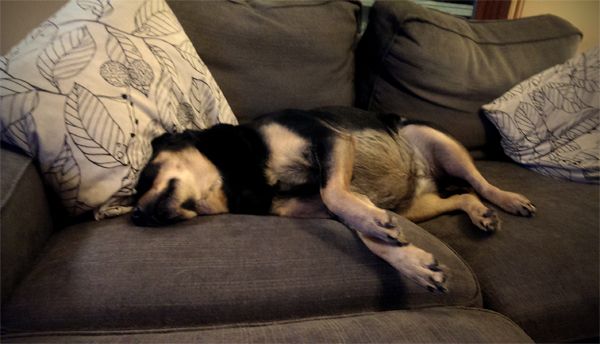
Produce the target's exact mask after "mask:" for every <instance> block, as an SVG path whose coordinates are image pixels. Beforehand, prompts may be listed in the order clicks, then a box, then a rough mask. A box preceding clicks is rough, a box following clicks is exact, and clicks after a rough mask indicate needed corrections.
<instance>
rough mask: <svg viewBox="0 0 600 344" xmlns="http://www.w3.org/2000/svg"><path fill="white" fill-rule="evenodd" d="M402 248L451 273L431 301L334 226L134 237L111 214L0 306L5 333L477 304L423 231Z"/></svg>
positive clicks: (456, 263) (67, 240)
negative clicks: (423, 253) (411, 247)
mask: <svg viewBox="0 0 600 344" xmlns="http://www.w3.org/2000/svg"><path fill="white" fill-rule="evenodd" d="M406 236H407V238H408V239H409V240H411V241H412V242H414V243H415V244H416V245H419V246H420V247H422V248H423V249H426V250H428V251H430V252H432V253H434V254H435V255H436V256H437V259H438V260H439V261H440V263H441V264H444V265H446V266H447V267H448V268H449V270H450V271H451V277H450V280H449V288H450V292H449V293H448V294H432V293H430V292H428V291H427V290H426V289H424V288H422V287H419V286H417V285H416V284H414V283H413V282H412V281H409V280H407V279H405V278H404V277H402V276H400V275H399V273H397V271H396V270H394V269H393V268H391V267H390V266H388V265H387V263H385V262H384V261H382V260H380V259H379V258H377V257H376V256H375V255H373V254H372V253H371V252H370V251H368V249H367V248H366V247H365V246H364V245H363V244H362V242H361V241H360V240H359V239H358V238H357V237H356V236H355V234H354V233H353V232H352V231H350V230H349V229H347V228H346V227H344V226H343V225H341V224H340V223H338V222H336V221H333V220H315V219H289V218H281V217H260V216H245V215H221V216H211V217H202V218H196V219H194V220H191V221H188V222H184V223H180V224H177V225H173V226H169V227H166V228H152V229H148V228H141V227H134V226H132V225H130V224H129V219H128V218H126V217H120V218H116V219H111V220H104V221H100V222H90V223H85V224H81V225H77V226H75V227H70V228H66V229H64V230H62V231H60V232H59V233H57V234H55V235H54V236H53V238H52V239H51V242H50V243H49V245H48V246H47V247H46V249H45V252H44V253H43V254H42V256H41V257H40V259H39V260H38V263H37V264H36V265H35V266H34V268H33V269H32V271H31V273H30V274H29V275H28V276H27V277H26V278H25V280H24V281H23V283H21V284H20V286H19V288H17V289H16V290H15V292H14V294H13V297H12V298H11V299H10V300H9V301H8V304H7V306H6V307H4V308H3V312H2V322H3V328H4V329H5V330H7V331H10V332H14V331H18V330H23V331H56V330H70V329H73V330H75V329H77V330H86V329H140V328H156V327H169V326H183V327H185V326H198V325H212V324H227V323H234V322H257V321H271V320H281V319H294V318H298V317H308V316H322V315H335V314H344V313H350V312H360V311H375V310H390V309H403V308H413V307H425V306H436V305H463V306H478V305H481V296H480V291H479V288H478V284H477V281H476V280H475V277H474V275H472V273H471V271H470V269H469V268H468V267H467V266H466V265H465V264H464V263H463V262H462V261H461V260H460V258H459V257H458V256H456V255H455V254H454V253H453V252H452V251H451V250H449V249H448V248H447V246H446V245H445V244H443V243H442V242H440V241H439V240H437V239H435V237H433V236H432V235H431V234H429V233H427V232H426V231H424V230H423V229H422V228H420V227H418V226H416V225H411V226H409V227H408V228H407V229H406Z"/></svg>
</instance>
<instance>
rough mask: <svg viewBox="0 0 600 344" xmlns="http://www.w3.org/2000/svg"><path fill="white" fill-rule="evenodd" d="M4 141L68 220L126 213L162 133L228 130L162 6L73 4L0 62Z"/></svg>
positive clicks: (222, 108)
mask: <svg viewBox="0 0 600 344" xmlns="http://www.w3.org/2000/svg"><path fill="white" fill-rule="evenodd" d="M0 78H1V84H0V109H1V110H0V111H1V121H0V124H1V137H2V141H4V142H7V143H10V144H12V145H15V146H17V147H19V148H21V149H22V150H23V151H25V152H26V153H27V154H29V155H30V156H32V157H34V158H36V159H37V161H38V163H39V167H40V169H41V172H42V173H43V175H44V177H45V179H46V181H47V182H48V183H49V184H50V185H51V186H52V187H53V189H54V190H55V191H56V192H57V193H58V194H59V196H60V199H61V201H62V203H63V205H64V207H65V208H66V209H67V211H68V213H69V214H71V215H78V214H81V213H83V212H87V211H90V210H91V211H93V212H94V215H95V218H96V219H100V218H104V217H107V216H114V215H118V214H122V213H125V212H127V211H129V210H130V209H131V207H130V206H131V199H132V195H133V194H134V192H135V191H134V187H135V184H136V182H137V179H138V173H139V172H140V169H142V168H143V166H144V165H145V163H146V162H147V160H148V159H149V155H150V153H151V146H150V141H151V140H152V139H153V138H154V137H156V136H158V135H160V134H161V133H163V132H165V131H169V132H179V131H182V130H184V129H188V128H189V129H193V128H195V129H201V128H206V127H208V126H210V125H213V124H216V123H220V122H225V123H231V124H235V123H237V120H236V118H235V116H234V115H233V113H232V111H231V109H230V107H229V105H228V103H227V101H226V100H225V98H224V96H223V94H222V92H221V90H220V89H219V87H218V85H217V84H216V82H215V80H214V79H213V77H212V76H211V73H210V72H209V70H208V69H207V67H206V66H205V65H204V63H203V62H202V60H201V59H200V57H199V56H198V54H197V53H196V51H195V49H194V47H193V46H192V44H191V42H190V40H189V39H188V37H187V36H186V34H185V33H184V31H183V29H182V28H181V25H180V24H179V22H178V20H177V18H176V17H175V15H174V14H173V12H172V11H171V9H170V8H169V7H168V5H167V3H166V2H165V1H164V0H145V1H142V0H135V1H130V0H128V1H109V0H71V1H70V2H68V3H67V4H66V5H65V6H64V7H63V8H62V9H61V10H59V11H58V12H57V13H56V14H55V15H53V16H52V17H51V18H49V19H48V20H47V21H46V22H44V23H42V24H41V25H40V26H39V27H38V28H36V29H35V30H33V32H31V34H30V35H29V36H28V37H27V38H25V39H24V40H23V41H22V42H21V43H19V44H18V45H17V46H15V47H14V48H13V49H12V50H11V51H10V52H9V53H8V54H7V55H6V56H3V57H1V58H0Z"/></svg>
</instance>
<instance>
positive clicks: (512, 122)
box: [483, 48, 600, 183]
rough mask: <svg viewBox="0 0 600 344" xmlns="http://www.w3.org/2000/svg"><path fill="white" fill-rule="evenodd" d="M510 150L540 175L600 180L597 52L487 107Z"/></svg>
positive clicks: (550, 71)
mask: <svg viewBox="0 0 600 344" xmlns="http://www.w3.org/2000/svg"><path fill="white" fill-rule="evenodd" d="M483 110H484V112H485V113H486V115H487V116H488V117H489V118H490V119H491V120H492V121H493V122H494V124H495V125H496V127H497V128H498V130H499V131H500V134H501V135H502V141H501V144H502V147H503V149H504V152H505V153H506V154H507V155H508V156H509V157H511V158H512V159H513V160H515V161H517V162H519V163H521V164H524V165H525V166H527V167H529V168H530V169H532V170H534V171H537V172H539V173H542V174H545V175H549V176H554V177H558V178H566V179H570V180H574V181H579V182H586V183H598V182H599V181H600V130H599V126H600V57H599V49H598V48H595V49H592V50H590V51H588V52H586V53H583V54H580V55H579V56H577V57H575V58H573V59H571V60H569V61H567V62H566V63H564V64H562V65H558V66H555V67H553V68H550V69H548V70H546V71H544V72H542V73H540V74H537V75H534V76H533V77H531V78H529V79H527V80H525V81H523V82H522V83H520V84H518V85H517V86H515V87H514V88H512V89H511V90H510V91H508V92H507V93H506V94H504V95H503V96H502V97H500V98H498V99H496V100H495V101H494V102H492V103H490V104H487V105H485V106H483Z"/></svg>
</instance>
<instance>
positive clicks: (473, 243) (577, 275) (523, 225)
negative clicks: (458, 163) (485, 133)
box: [420, 161, 600, 342]
mask: <svg viewBox="0 0 600 344" xmlns="http://www.w3.org/2000/svg"><path fill="white" fill-rule="evenodd" d="M477 165H478V167H479V168H480V170H481V172H482V174H483V175H484V176H485V177H486V178H487V179H488V180H489V181H490V182H492V183H494V184H495V185H497V186H499V187H501V188H504V189H507V190H511V191H515V192H519V193H522V194H524V195H526V196H527V197H528V198H529V199H530V200H531V201H532V202H533V203H534V204H535V205H536V207H537V210H538V212H537V214H536V215H535V217H533V218H523V217H517V216H513V215H509V214H507V213H504V212H500V214H499V215H500V216H501V218H502V220H503V224H502V227H503V228H502V230H501V231H499V232H498V233H496V234H493V235H491V236H488V235H484V234H481V233H480V232H479V231H478V230H477V229H476V228H474V227H473V225H472V224H471V223H470V222H469V219H468V217H467V216H466V215H463V214H456V215H444V216H441V217H439V218H437V219H434V220H431V221H428V222H424V223H421V224H420V225H421V226H423V227H424V228H426V229H428V230H429V231H430V232H431V233H433V234H434V235H436V236H437V237H438V238H440V239H441V240H443V241H444V242H446V243H448V244H449V245H450V246H451V247H452V248H454V249H455V250H456V251H457V252H458V253H459V254H460V255H461V257H463V258H464V259H465V260H466V261H467V263H468V264H469V266H471V267H472V268H473V270H474V271H475V274H476V275H477V278H478V279H479V281H480V283H481V287H482V293H483V300H484V306H485V307H486V308H489V309H492V310H495V311H497V312H500V313H502V314H504V315H506V316H508V317H509V318H511V319H512V320H514V321H515V322H516V323H517V324H519V325H520V326H521V327H522V328H523V329H524V330H525V332H527V333H528V334H529V335H530V336H531V337H532V338H533V339H534V340H535V341H541V342H543V341H552V342H557V341H567V340H577V339H584V338H591V337H595V336H597V335H598V311H599V303H598V285H599V284H598V283H599V281H598V274H599V270H600V268H599V261H598V252H599V251H598V246H599V233H598V232H599V231H598V228H600V224H599V219H598V218H599V216H600V214H599V213H598V209H600V208H599V195H600V188H599V187H598V186H597V185H587V184H578V183H574V182H568V181H559V180H556V179H553V178H550V177H546V176H541V175H539V174H537V173H535V172H532V171H529V170H527V169H525V168H522V167H519V166H517V165H516V164H514V163H509V162H489V161H488V162H483V161H482V162H478V163H477Z"/></svg>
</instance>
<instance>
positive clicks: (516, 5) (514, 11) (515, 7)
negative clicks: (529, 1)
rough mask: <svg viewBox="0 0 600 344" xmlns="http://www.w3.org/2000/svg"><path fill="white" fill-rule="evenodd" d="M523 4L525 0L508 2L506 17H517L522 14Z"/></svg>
mask: <svg viewBox="0 0 600 344" xmlns="http://www.w3.org/2000/svg"><path fill="white" fill-rule="evenodd" d="M524 6H525V0H513V1H512V3H511V4H510V11H509V13H508V19H518V18H521V17H522V16H523V7H524Z"/></svg>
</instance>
